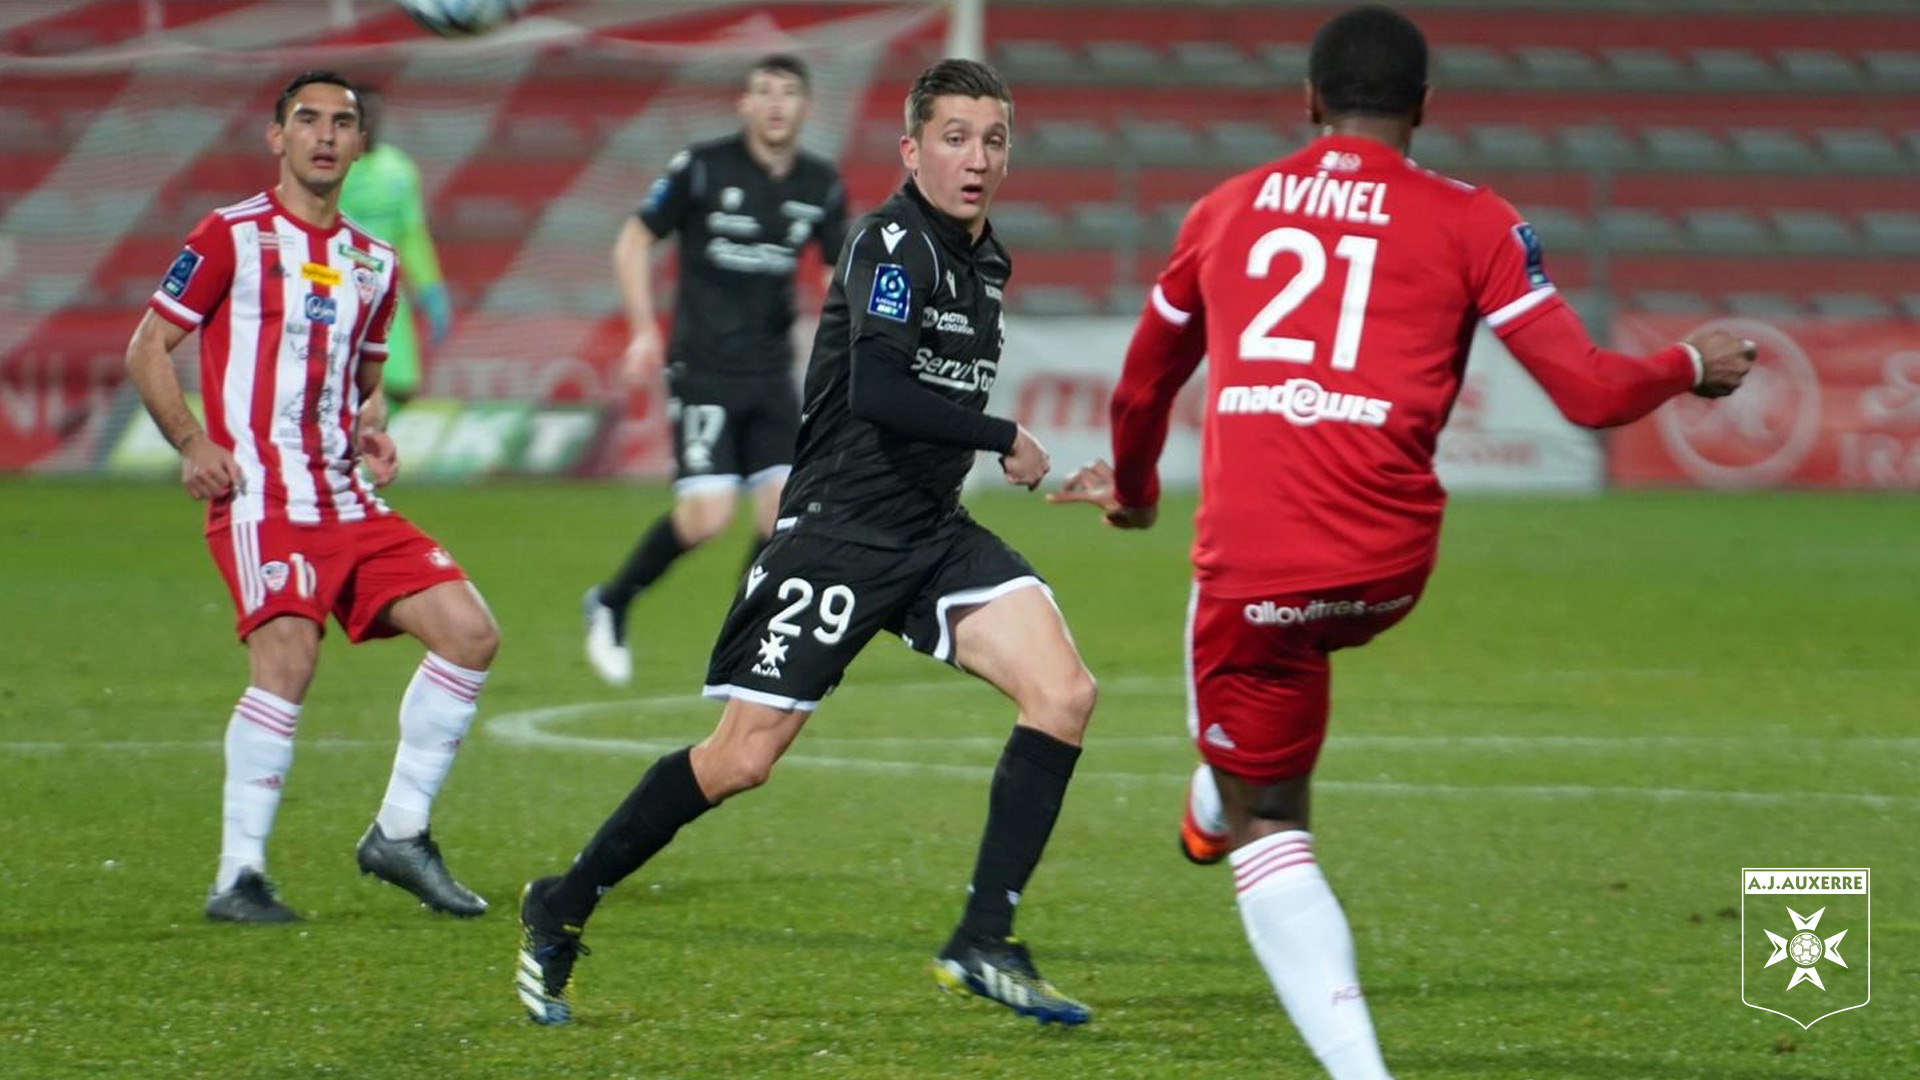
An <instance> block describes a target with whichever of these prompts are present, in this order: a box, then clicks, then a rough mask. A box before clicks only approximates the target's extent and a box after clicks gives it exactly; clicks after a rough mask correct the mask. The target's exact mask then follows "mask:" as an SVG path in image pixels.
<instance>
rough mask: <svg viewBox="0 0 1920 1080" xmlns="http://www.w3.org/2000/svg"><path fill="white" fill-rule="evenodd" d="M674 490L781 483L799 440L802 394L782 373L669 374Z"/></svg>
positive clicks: (678, 368) (675, 370)
mask: <svg viewBox="0 0 1920 1080" xmlns="http://www.w3.org/2000/svg"><path fill="white" fill-rule="evenodd" d="M667 389H668V394H669V396H668V398H667V419H668V422H669V423H671V424H672V425H673V464H674V482H673V490H674V493H675V494H677V495H678V494H686V493H687V492H689V491H698V490H703V489H732V488H734V487H737V486H739V485H740V484H742V483H745V484H748V485H750V486H757V485H759V484H762V483H765V482H767V481H769V480H785V479H786V477H787V473H789V472H791V471H792V469H793V447H794V443H795V442H797V441H798V440H799V437H800V398H799V395H798V394H797V393H796V392H795V391H794V388H793V380H792V379H790V378H788V377H787V376H786V375H785V374H784V373H780V374H773V375H767V376H738V375H713V374H705V373H696V372H693V371H689V370H687V369H685V368H683V367H681V366H680V365H675V366H674V367H673V369H672V370H670V371H669V372H668V375H667Z"/></svg>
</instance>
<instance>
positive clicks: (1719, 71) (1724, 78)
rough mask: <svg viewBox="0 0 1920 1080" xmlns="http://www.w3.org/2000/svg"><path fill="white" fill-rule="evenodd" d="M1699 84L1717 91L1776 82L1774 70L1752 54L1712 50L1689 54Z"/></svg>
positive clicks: (1739, 50)
mask: <svg viewBox="0 0 1920 1080" xmlns="http://www.w3.org/2000/svg"><path fill="white" fill-rule="evenodd" d="M1689 53H1690V56H1691V58H1692V60H1693V69H1694V71H1695V72H1697V73H1698V75H1699V77H1700V80H1701V81H1702V82H1704V83H1705V84H1707V85H1708V86H1712V87H1716V88H1719V89H1733V88H1738V89H1754V88H1760V87H1766V86H1769V85H1770V84H1773V83H1774V82H1775V80H1777V78H1778V75H1777V74H1776V73H1775V72H1774V70H1773V66H1772V65H1771V64H1768V63H1767V62H1766V61H1765V60H1763V59H1761V58H1760V56H1759V55H1758V54H1756V53H1754V52H1752V51H1751V50H1748V49H1740V48H1728V47H1723V46H1713V47H1708V48H1700V49H1692V50H1689Z"/></svg>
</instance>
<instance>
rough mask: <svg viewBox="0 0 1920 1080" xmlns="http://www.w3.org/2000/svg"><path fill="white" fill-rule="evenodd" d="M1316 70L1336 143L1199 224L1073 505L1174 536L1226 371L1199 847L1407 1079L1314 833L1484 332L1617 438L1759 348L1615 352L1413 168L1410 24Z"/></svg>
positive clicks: (1454, 184) (1353, 25) (1210, 548)
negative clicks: (1361, 666) (1339, 696)
mask: <svg viewBox="0 0 1920 1080" xmlns="http://www.w3.org/2000/svg"><path fill="white" fill-rule="evenodd" d="M1308 70H1309V78H1308V86H1307V108H1308V110H1309V111H1310V113H1311V116H1312V119H1313V122H1314V124H1315V125H1317V126H1319V128H1320V136H1319V137H1318V138H1316V139H1314V140H1313V141H1312V142H1310V143H1309V144H1308V145H1307V146H1305V147H1304V148H1302V149H1301V150H1299V151H1298V152H1296V153H1294V154H1292V155H1290V156H1288V157H1286V158H1283V159H1281V160H1279V161H1277V162H1275V163H1273V164H1271V165H1267V166H1263V167H1261V168H1259V169H1255V170H1253V171H1251V172H1247V173H1243V174H1241V175H1240V176H1237V177H1234V178H1233V179H1231V180H1228V181H1227V182H1225V183H1223V184H1221V185H1220V186H1219V187H1216V188H1215V189H1214V190H1213V191H1212V193H1210V194H1209V195H1207V196H1206V197H1205V198H1203V199H1202V200H1201V201H1200V202H1199V203H1197V204H1196V205H1195V206H1194V207H1193V209H1192V210H1191V211H1190V212H1189V213H1188V216H1187V218H1186V221H1185V223H1184V224H1183V225H1182V226H1181V229H1180V233H1179V238H1178V239H1177V240H1176V242H1175V247H1174V252H1173V255H1172V258H1171V259H1170V260H1169V262H1168V264H1167V267H1166V269H1165V270H1164V271H1163V272H1162V273H1161V274H1160V277H1159V280H1158V283H1157V284H1156V285H1155V286H1154V288H1153V292H1152V294H1151V296H1150V303H1149V305H1148V307H1147V309H1146V311H1145V312H1144V313H1143V314H1142V315H1141V317H1140V322H1139V325H1138V327H1137V328H1136V330H1135V333H1134V336H1133V341H1132V343H1131V345H1130V346H1129V349H1128V352H1127V358H1126V367H1125V370H1124V372H1123V374H1122V377H1121V381H1120V384H1119V385H1118V386H1117V387H1116V389H1115V391H1114V398H1113V406H1112V420H1113V447H1114V465H1113V466H1111V467H1109V466H1107V465H1106V464H1105V463H1104V462H1097V463H1095V464H1093V465H1091V466H1088V467H1087V468H1085V469H1082V470H1081V471H1079V472H1077V473H1076V474H1074V476H1072V477H1070V478H1069V480H1068V482H1067V484H1066V485H1065V486H1064V487H1063V489H1062V491H1060V492H1058V493H1056V494H1055V495H1054V496H1052V498H1053V499H1054V500H1056V501H1066V502H1076V501H1077V502H1091V503H1094V504H1096V505H1099V506H1101V507H1102V508H1103V509H1105V510H1106V520H1107V521H1108V522H1109V523H1111V524H1113V525H1116V526H1119V527H1121V528H1147V527H1148V526H1150V525H1152V524H1153V522H1154V517H1155V506H1156V504H1157V503H1158V502H1159V495H1160V492H1159V479H1158V476H1157V468H1156V465H1157V461H1158V458H1159V455H1160V451H1161V448H1162V446H1163V445H1164V444H1165V441H1166V436H1167V427H1168V419H1169V415H1170V411H1171V409H1172V406H1173V402H1174V396H1175V394H1176V393H1178V391H1179V390H1180V388H1181V386H1182V385H1183V384H1184V383H1185V382H1186V381H1187V378H1188V377H1189V376H1190V375H1192V373H1193V372H1194V370H1195V368H1196V367H1197V366H1198V365H1199V362H1200V360H1201V357H1202V355H1203V354H1204V355H1205V356H1207V357H1209V358H1210V363H1209V368H1208V376H1207V396H1206V401H1207V409H1206V419H1205V431H1204V439H1203V447H1204V449H1203V451H1202V453H1203V457H1202V463H1201V494H1200V508H1199V512H1198V516H1197V522H1196V524H1197V535H1196V538H1195V541H1194V548H1193V560H1194V569H1195V575H1194V590H1193V599H1192V601H1191V604H1190V607H1189V609H1188V610H1189V622H1188V627H1187V648H1188V651H1189V656H1188V671H1189V673H1190V678H1191V683H1190V685H1189V691H1188V692H1189V698H1188V700H1189V702H1190V703H1191V704H1190V707H1189V712H1188V723H1189V726H1190V734H1191V735H1192V737H1193V738H1194V740H1195V744H1196V745H1197V746H1198V748H1199V750H1200V753H1201V756H1202V757H1203V758H1204V759H1205V761H1206V764H1205V765H1202V766H1201V767H1200V768H1199V769H1198V770H1196V772H1195V774H1194V777H1193V780H1192V782H1191V783H1190V785H1189V797H1188V809H1187V813H1186V816H1185V819H1184V823H1183V826H1182V830H1181V846H1182V849H1183V850H1184V851H1185V852H1186V854H1187V856H1188V858H1190V859H1192V860H1194V861H1196V862H1215V861H1218V860H1219V859H1221V858H1222V857H1227V858H1229V859H1231V861H1232V864H1233V871H1234V888H1235V891H1236V895H1237V899H1238V904H1239V909H1240V917H1241V920H1242V923H1243V924H1244V926H1245V929H1246V933H1247V938H1248V940H1249V941H1250V942H1252V944H1253V949H1254V953H1255V955H1256V956H1257V957H1258V959H1259V961H1260V964H1261V966H1262V967H1263V968H1265V969H1266V972H1267V976H1268V978H1269V979H1270V980H1271V981H1272V983H1273V986H1274V989H1275V990H1276V991H1277V992H1278V994H1279V997H1280V1000H1281V1003H1282V1004H1283V1005H1284V1006H1285V1007H1286V1010H1287V1015H1288V1016H1289V1017H1291V1018H1292V1020H1293V1022H1294V1024H1295V1026H1296V1027H1298V1028H1299V1030H1300V1033H1301V1035H1302V1036H1303V1037H1304V1038H1305V1040H1306V1043H1307V1045H1308V1047H1309V1048H1311V1049H1312V1051H1313V1052H1314V1054H1315V1056H1317V1057H1318V1058H1319V1059H1320V1062H1321V1064H1323V1065H1324V1066H1325V1067H1326V1069H1327V1071H1328V1073H1330V1074H1331V1075H1332V1076H1334V1077H1335V1078H1336V1080H1380V1078H1384V1077H1386V1076H1387V1075H1388V1074H1387V1069H1386V1065H1385V1063H1384V1062H1383V1060H1382V1058H1381V1054H1380V1048H1379V1045H1378V1042H1377V1041H1376V1039H1375V1036H1374V1031H1373V1022H1372V1019H1371V1017H1370V1015H1369V1013H1368V1010H1367V1005H1366V1001H1365V998H1364V997H1363V995H1362V993H1361V990H1360V980H1359V976H1358V974H1357V967H1356V964H1355V961H1354V950H1353V938H1352V934H1351V933H1350V931H1349V930H1348V927H1347V921H1346V916H1345V915H1344V914H1343V913H1342V911H1341V908H1340V904H1339V902H1338V901H1337V900H1336V899H1335V898H1334V895H1333V892H1332V890H1331V889H1330V888H1329V887H1328V885H1327V881H1326V879H1325V877H1324V876H1323V875H1322V873H1321V870H1320V866H1319V863H1318V861H1317V859H1316V858H1315V855H1314V850H1313V840H1312V836H1311V835H1310V834H1309V832H1308V831H1307V830H1308V816H1309V815H1308V808H1309V799H1308V782H1309V778H1310V775H1311V773H1312V771H1313V767H1314V763H1315V761H1316V760H1317V758H1318V755H1319V751H1320V745H1321V742H1322V740H1323V739H1324V738H1325V735H1326V727H1327V706H1328V694H1329V685H1330V667H1329V663H1328V654H1329V653H1331V652H1332V651H1334V650H1336V649H1341V648H1348V647H1352V646H1357V645H1362V644H1365V643H1366V642H1367V641H1368V640H1369V639H1371V638H1372V637H1374V636H1375V635H1376V634H1379V633H1380V632H1382V631H1384V630H1386V629H1387V628H1389V627H1391V626H1393V625H1394V624H1395V623H1397V622H1399V621H1400V620H1401V619H1403V618H1405V617H1406V615H1407V613H1408V612H1409V611H1411V610H1412V609H1413V605H1414V604H1415V603H1416V602H1417V601H1418V600H1419V597H1420V593H1421V590H1422V588H1423V587H1424V586H1425V583H1426V580H1427V575H1428V572H1429V571H1430V570H1431V569H1432V567H1433V560H1434V556H1435V554H1436V546H1437V542H1438V538H1439V528H1440V517H1441V511H1442V509H1443V508H1444V506H1445V502H1446V492H1445V491H1444V490H1443V489H1442V488H1441V486H1440V482H1439V480H1438V479H1437V478H1436V477H1435V476H1434V472H1433V450H1434V443H1435V440H1436V439H1437V437H1438V436H1439V433H1440V428H1441V426H1442V425H1443V424H1444V423H1445V421H1446V417H1447V413H1448V411H1449V410H1450V409H1451V407H1452V405H1453V400H1454V397H1455V395H1456V394H1457V393H1458V392H1459V389H1460V379H1461V376H1462V374H1463V372H1464V369H1465V366H1466V351H1467V344H1468V341H1469V340H1470V337H1471V335H1470V334H1469V333H1468V332H1467V331H1469V330H1471V328H1472V327H1473V325H1474V323H1475V322H1476V321H1478V320H1481V319H1484V320H1486V322H1487V324H1488V326H1489V327H1491V328H1492V329H1493V331H1494V332H1495V333H1496V334H1498V335H1499V336H1500V338H1501V340H1502V341H1503V342H1504V343H1505V344H1506V346H1507V348H1508V349H1509V350H1510V351H1511V352H1512V353H1513V355H1514V356H1515V357H1517V358H1518V359H1519V360H1520V362H1521V363H1522V364H1523V365H1525V367H1526V369H1527V370H1528V371H1529V372H1530V373H1532V375H1533V377H1534V378H1535V379H1537V380H1538V381H1539V382H1540V384H1541V385H1542V386H1543V387H1545V389H1546V390H1547V393H1548V395H1549V396H1550V397H1551V398H1552V399H1553V401H1554V404H1555V405H1556V406H1558V407H1559V409H1560V410H1561V411H1562V412H1563V413H1565V414H1566V416H1567V418H1568V419H1570V420H1572V421H1574V422H1575V423H1578V424H1583V425H1587V426H1590V427H1602V426H1607V425H1613V424H1623V423H1626V422H1628V421H1630V420H1634V419H1636V418H1638V417H1641V416H1644V415H1646V414H1647V413H1648V412H1650V411H1652V410H1653V409H1654V408H1655V407H1656V406H1658V405H1660V404H1661V403H1662V402H1664V401H1666V400H1667V399H1668V398H1671V397H1673V396H1675V395H1677V394H1681V393H1685V392H1687V391H1689V390H1691V391H1693V392H1694V393H1696V394H1700V395H1703V396H1706V397H1718V396H1721V395H1724V394H1728V393H1731V392H1732V391H1733V390H1734V388H1736V387H1737V386H1739V385H1740V382H1741V380H1742V378H1743V377H1744V376H1745V373H1746V371H1747V369H1748V368H1749V366H1750V365H1751V363H1752V361H1753V346H1752V344H1751V343H1748V342H1743V341H1740V340H1737V339H1735V338H1733V337H1732V336H1731V335H1729V334H1727V333H1725V332H1722V331H1713V332H1709V333H1706V334H1702V335H1700V336H1698V337H1696V338H1694V339H1692V340H1690V341H1688V342H1683V343H1679V344H1675V345H1672V346H1670V347H1668V348H1666V349H1664V350H1662V351H1660V352H1659V353H1656V354H1654V355H1652V356H1647V357H1637V356H1626V355H1622V354H1620V353H1614V352H1609V351H1607V350H1604V349H1601V348H1599V347H1597V346H1596V345H1594V344H1593V342H1592V341H1591V340H1589V339H1588V337H1587V333H1586V330H1585V329H1584V328H1583V327H1582V326H1581V324H1580V321H1579V319H1578V318H1577V317H1576V316H1575V315H1574V313H1573V311H1572V309H1571V308H1569V307H1568V306H1567V304H1566V303H1565V301H1563V300H1562V299H1561V298H1560V296H1559V295H1558V294H1557V292H1556V290H1555V288H1554V286H1553V283H1552V282H1551V280H1550V279H1549V278H1548V277H1547V273H1546V268H1545V266H1544V264H1543V261H1542V257H1541V249H1540V244H1539V241H1538V240H1537V239H1536V238H1535V237H1534V234H1533V230H1532V228H1531V227H1530V226H1529V225H1527V223H1526V222H1524V221H1522V220H1521V219H1520V217H1519V215H1518V214H1517V213H1515V211H1514V209H1513V207H1512V206H1510V205H1508V203H1507V202H1506V201H1505V200H1503V199H1501V198H1500V197H1499V196H1498V195H1495V194H1494V193H1493V192H1492V191H1490V190H1488V189H1486V188H1480V187H1475V186H1473V185H1471V184H1466V183H1462V182H1460V181H1457V180H1452V179H1449V178H1447V177H1444V176H1440V175H1438V174H1436V173H1432V172H1429V171H1427V170H1424V169H1421V168H1419V167H1418V166H1416V165H1414V164H1413V163H1412V162H1411V161H1409V160H1408V159H1407V157H1406V153H1407V149H1408V145H1409V142H1410V140H1411V137H1412V134H1413V129H1414V128H1415V127H1416V126H1418V125H1419V123H1420V120H1421V117H1422V113H1423V112H1424V109H1425V105H1426V98H1427V45H1426V41H1425V39H1424V37H1423V36H1422V35H1421V33H1420V30H1419V28H1418V27H1416V26H1415V25H1414V24H1413V23H1412V22H1411V21H1410V20H1408V19H1407V18H1406V17H1404V16H1402V15H1400V14H1398V13H1397V12H1394V11H1392V10H1389V9H1387V8H1383V7H1377V6H1367V7H1361V8H1355V9H1353V10H1350V11H1348V12H1345V13H1343V14H1341V15H1338V16H1336V17H1335V18H1333V19H1331V20H1330V21H1328V22H1327V23H1326V24H1325V25H1323V26H1322V27H1321V29H1320V31H1319V33H1318V34H1317V35H1316V36H1315V37H1314V40H1313V45H1312V49H1311V52H1310V54H1309V68H1308ZM1274 537H1283V538H1285V542H1283V543H1275V542H1274V541H1273V538H1274Z"/></svg>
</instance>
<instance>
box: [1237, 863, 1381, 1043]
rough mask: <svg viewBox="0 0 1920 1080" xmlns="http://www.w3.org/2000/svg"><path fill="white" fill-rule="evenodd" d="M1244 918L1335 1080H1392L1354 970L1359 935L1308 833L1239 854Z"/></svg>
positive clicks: (1290, 1010) (1263, 962) (1291, 1012)
mask: <svg viewBox="0 0 1920 1080" xmlns="http://www.w3.org/2000/svg"><path fill="white" fill-rule="evenodd" d="M1228 858H1229V860H1230V861H1231V862H1232V864H1233V884H1234V889H1235V890H1236V891H1237V893H1238V894H1239V904H1240V921H1241V923H1242V924H1244V925H1245V926H1246V930H1247V940H1248V941H1250V942H1252V943H1253V952H1254V955H1255V956H1257V957H1259V959H1260V966H1261V967H1263V968H1265V969H1266V972H1267V978H1268V979H1269V980H1271V981H1272V983H1273V988H1274V990H1275V991H1276V992H1277V993H1278V994H1279V995H1280V1004H1281V1005H1283V1006H1285V1007H1286V1010H1287V1015H1288V1016H1289V1017H1291V1018H1292V1020H1293V1025H1294V1027H1296V1028H1298V1029H1299V1030H1300V1035H1301V1037H1302V1038H1304V1039H1305V1040H1306V1043H1307V1047H1308V1048H1309V1049H1311V1050H1312V1051H1313V1053H1314V1056H1316V1057H1318V1058H1319V1059H1320V1064H1321V1065H1323V1066H1325V1067H1326V1070H1327V1073H1328V1075H1330V1076H1332V1077H1333V1080H1391V1078H1390V1076H1389V1074H1388V1073H1387V1066H1386V1063H1385V1062H1384V1061H1382V1060H1381V1058H1380V1044H1379V1043H1378V1041H1376V1040H1375V1038H1374V1034H1373V1018H1372V1016H1371V1015H1370V1014H1369V1013H1368V1012H1367V1002H1366V999H1365V998H1364V997H1362V996H1361V994H1360V976H1359V975H1358V973H1357V972H1356V971H1355V969H1354V962H1353V934H1352V932H1351V931H1350V930H1348V928H1347V917H1346V915H1345V914H1344V913H1343V912H1341V910H1340V902H1339V901H1338V900H1336V899H1334V896H1333V890H1332V889H1329V888H1328V887H1327V880H1326V878H1325V877H1323V876H1322V875H1321V873H1320V864H1319V863H1317V862H1316V861H1314V857H1313V837H1312V836H1311V835H1310V834H1308V833H1306V832H1304V831H1299V830H1295V831H1291V832H1283V833H1275V834H1273V835H1271V836H1263V837H1261V838H1260V839H1258V840H1255V841H1254V842H1253V843H1251V844H1248V845H1246V846H1245V847H1242V848H1239V849H1238V850H1236V851H1234V852H1233V853H1232V854H1231V855H1230V856H1228Z"/></svg>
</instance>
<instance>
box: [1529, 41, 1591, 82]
mask: <svg viewBox="0 0 1920 1080" xmlns="http://www.w3.org/2000/svg"><path fill="white" fill-rule="evenodd" d="M1513 55H1514V59H1515V60H1517V61H1519V65H1520V70H1521V71H1523V72H1525V73H1526V74H1528V75H1531V76H1532V77H1533V78H1534V79H1535V80H1537V81H1539V82H1541V83H1543V84H1545V85H1547V86H1553V87H1587V86H1593V85H1595V84H1597V83H1599V82H1601V81H1602V80H1601V70H1600V65H1599V64H1597V63H1595V62H1594V59H1593V57H1591V56H1588V55H1587V54H1586V53H1584V52H1582V51H1580V50H1579V49H1574V48H1568V47H1566V46H1562V45H1522V46H1521V47H1519V48H1517V49H1515V50H1513Z"/></svg>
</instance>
